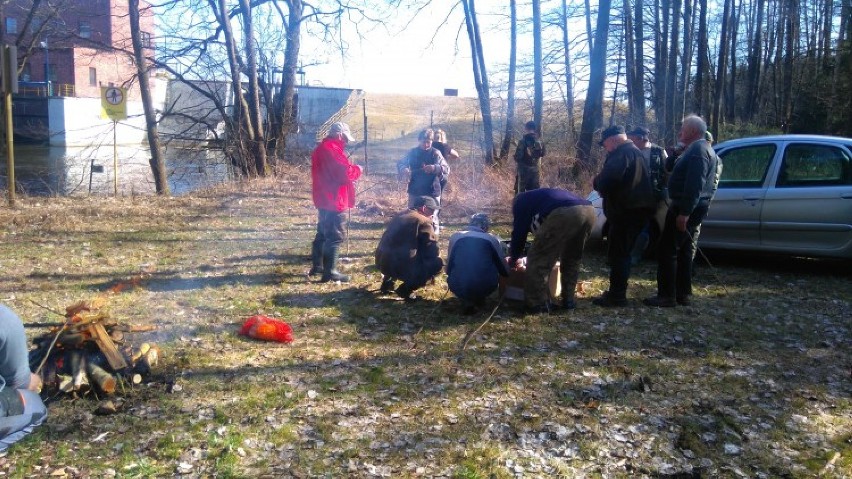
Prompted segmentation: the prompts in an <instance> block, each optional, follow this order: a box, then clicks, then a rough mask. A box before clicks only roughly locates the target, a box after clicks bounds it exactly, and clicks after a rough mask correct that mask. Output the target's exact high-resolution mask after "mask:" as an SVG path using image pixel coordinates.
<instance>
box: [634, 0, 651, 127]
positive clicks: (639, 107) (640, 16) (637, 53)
mask: <svg viewBox="0 0 852 479" xmlns="http://www.w3.org/2000/svg"><path fill="white" fill-rule="evenodd" d="M643 8H644V6H643V0H636V5H635V7H634V12H635V13H634V15H635V16H634V19H633V28H634V30H635V32H634V35H633V41H634V42H635V43H636V44H635V46H634V47H633V58H634V61H635V64H636V71H635V72H634V74H635V75H636V76H635V78H634V79H633V84H634V85H635V86H636V87H635V91H634V94H635V98H634V99H633V102H634V103H635V104H636V121H638V122H640V123H642V124H645V123H646V122H647V121H648V118H647V117H648V112H647V111H646V109H645V26H644V24H645V18H644V17H645V16H644V13H643V11H642V9H643Z"/></svg>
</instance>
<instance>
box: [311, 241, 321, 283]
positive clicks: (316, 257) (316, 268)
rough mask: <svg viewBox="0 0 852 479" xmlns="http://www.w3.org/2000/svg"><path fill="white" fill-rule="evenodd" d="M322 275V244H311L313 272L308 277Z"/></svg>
mask: <svg viewBox="0 0 852 479" xmlns="http://www.w3.org/2000/svg"><path fill="white" fill-rule="evenodd" d="M318 274H322V244H316V242H315V243H313V244H311V270H310V271H308V276H316V275H318Z"/></svg>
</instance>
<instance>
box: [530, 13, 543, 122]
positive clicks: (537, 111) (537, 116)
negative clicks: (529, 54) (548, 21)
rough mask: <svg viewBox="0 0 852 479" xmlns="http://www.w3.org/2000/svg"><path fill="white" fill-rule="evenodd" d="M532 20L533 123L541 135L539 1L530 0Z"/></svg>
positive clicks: (541, 100)
mask: <svg viewBox="0 0 852 479" xmlns="http://www.w3.org/2000/svg"><path fill="white" fill-rule="evenodd" d="M532 17H533V18H532V20H533V121H535V125H536V128H538V134H539V135H541V118H542V109H543V108H544V79H543V75H542V68H543V67H542V64H541V63H542V62H541V57H542V55H541V0H532Z"/></svg>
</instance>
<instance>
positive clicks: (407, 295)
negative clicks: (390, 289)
mask: <svg viewBox="0 0 852 479" xmlns="http://www.w3.org/2000/svg"><path fill="white" fill-rule="evenodd" d="M395 292H396V295H397V296H399V297H400V298H402V299H403V301H405V302H406V303H413V302H415V301H417V296H415V295H414V290H413V289H411V288H410V287H409V286H408V285H407V284H405V283H402V284H401V285H399V287H398V288H396V291H395Z"/></svg>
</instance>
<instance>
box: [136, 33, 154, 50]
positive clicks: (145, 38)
mask: <svg viewBox="0 0 852 479" xmlns="http://www.w3.org/2000/svg"><path fill="white" fill-rule="evenodd" d="M139 33H140V34H141V36H142V48H154V44H153V43H152V42H151V34H150V33H148V32H139Z"/></svg>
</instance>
